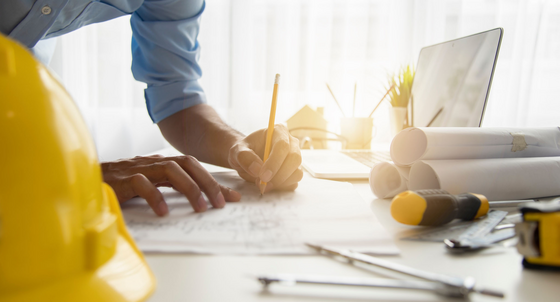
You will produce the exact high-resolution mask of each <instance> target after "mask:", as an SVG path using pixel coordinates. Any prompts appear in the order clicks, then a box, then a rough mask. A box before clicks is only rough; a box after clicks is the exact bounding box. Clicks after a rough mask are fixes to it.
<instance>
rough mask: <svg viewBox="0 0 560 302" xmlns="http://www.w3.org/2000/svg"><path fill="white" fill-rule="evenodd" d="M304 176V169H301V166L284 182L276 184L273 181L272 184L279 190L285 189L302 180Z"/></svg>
mask: <svg viewBox="0 0 560 302" xmlns="http://www.w3.org/2000/svg"><path fill="white" fill-rule="evenodd" d="M302 178H303V170H302V169H301V167H299V168H298V169H296V170H295V171H294V172H293V173H292V175H290V177H288V178H287V179H286V180H285V181H284V182H283V183H281V184H275V183H273V182H271V184H273V185H274V188H276V189H277V190H285V189H286V188H287V187H290V186H292V185H294V184H297V183H298V182H300V181H301V179H302Z"/></svg>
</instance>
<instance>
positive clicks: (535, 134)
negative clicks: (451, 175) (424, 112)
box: [391, 127, 560, 166]
mask: <svg viewBox="0 0 560 302" xmlns="http://www.w3.org/2000/svg"><path fill="white" fill-rule="evenodd" d="M547 156H560V129H559V128H558V127H539V128H475V127H432V128H408V129H405V130H403V131H401V132H399V134H397V135H396V136H395V138H394V139H393V141H392V143H391V158H392V159H393V161H394V162H395V164H396V165H399V166H410V165H412V164H414V163H415V162H417V161H419V160H431V159H438V160H441V159H478V158H516V157H547Z"/></svg>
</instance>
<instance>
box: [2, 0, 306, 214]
mask: <svg viewBox="0 0 560 302" xmlns="http://www.w3.org/2000/svg"><path fill="white" fill-rule="evenodd" d="M204 8H205V3H204V1H203V0H103V1H99V0H95V1H93V0H48V1H45V0H2V1H0V30H1V32H2V33H3V34H4V35H7V36H9V37H10V38H12V39H15V40H17V41H19V42H20V43H21V44H23V45H25V46H27V47H28V48H29V49H30V50H31V51H32V52H33V53H34V54H35V56H36V57H37V58H39V59H40V60H42V61H43V62H45V61H46V60H48V59H49V51H52V49H53V47H52V45H53V41H54V39H53V38H55V37H57V36H60V35H63V34H66V33H68V32H71V31H74V30H76V29H78V28H80V27H82V26H85V25H88V24H92V23H98V22H103V21H107V20H110V19H114V18H117V17H120V16H123V15H126V14H130V15H131V19H130V24H131V27H132V33H133V36H132V57H133V59H132V72H133V75H134V77H135V78H136V79H137V80H139V81H142V82H144V83H146V84H147V88H146V90H145V98H146V104H147V109H148V112H149V115H150V117H151V119H152V120H153V122H154V123H157V125H158V127H159V129H160V131H161V133H162V134H163V136H164V137H165V139H166V140H167V141H168V142H169V143H171V145H172V146H174V147H175V148H176V149H177V150H179V151H180V152H182V153H183V154H185V156H176V157H163V156H158V155H156V156H137V157H134V158H130V159H124V160H119V161H113V162H103V163H101V168H102V173H103V179H104V181H105V182H107V183H108V184H109V185H110V186H111V187H112V188H113V190H114V191H115V193H116V195H117V198H118V199H119V202H121V203H122V202H124V201H126V200H128V199H130V198H132V197H135V196H140V197H142V198H145V199H146V201H147V202H148V204H149V205H150V207H151V208H152V209H153V211H154V212H155V213H156V214H157V215H160V216H163V215H165V214H167V213H168V207H167V204H166V202H165V200H164V198H163V196H162V194H161V192H160V191H159V190H158V189H157V187H158V186H172V187H173V188H175V189H176V190H178V191H179V192H181V193H182V194H184V195H185V196H186V197H187V199H188V200H189V202H190V204H191V205H192V207H193V209H194V210H195V211H197V212H203V211H205V210H207V207H208V205H207V203H206V201H205V200H204V198H203V196H202V193H204V194H205V195H206V196H207V198H208V200H209V202H210V204H211V205H212V206H213V207H216V208H221V207H224V206H225V203H226V201H238V200H240V198H241V196H240V194H239V193H238V192H236V191H234V190H232V189H230V188H227V187H224V186H222V185H220V184H218V183H217V182H216V180H215V179H214V178H213V177H212V176H211V175H210V173H209V172H208V171H206V170H205V169H204V168H203V167H202V166H201V164H200V163H199V160H200V161H203V162H206V163H210V164H214V165H219V166H222V167H227V168H232V169H235V170H236V171H237V173H238V174H239V176H240V177H242V178H243V179H245V180H247V181H250V182H255V184H258V182H259V181H261V180H262V181H265V182H267V186H266V188H265V192H268V191H271V190H295V189H296V188H297V186H298V182H299V181H300V180H301V179H302V177H303V172H302V170H301V167H300V164H301V154H300V150H299V144H298V140H297V139H296V138H294V137H292V136H291V135H290V133H289V132H288V130H287V128H286V127H284V126H282V125H276V126H275V129H274V135H273V141H272V143H273V144H272V149H271V153H270V157H269V159H268V160H267V161H266V163H263V160H262V155H263V153H264V145H265V137H266V129H263V130H258V131H256V132H254V133H252V134H250V135H248V136H245V135H243V134H242V133H240V132H238V131H236V130H234V129H232V128H231V127H229V126H228V125H227V124H226V123H224V121H223V120H222V119H221V118H220V117H219V115H218V114H217V113H216V111H215V110H214V109H213V108H212V107H211V106H209V105H207V102H206V97H205V94H204V91H203V89H202V87H201V86H200V84H199V83H198V79H199V78H200V77H201V75H202V71H201V68H200V66H199V64H198V57H199V55H200V46H199V44H198V42H197V36H198V32H199V26H200V16H201V14H202V12H203V11H204Z"/></svg>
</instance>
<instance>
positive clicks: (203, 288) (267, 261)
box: [146, 181, 560, 302]
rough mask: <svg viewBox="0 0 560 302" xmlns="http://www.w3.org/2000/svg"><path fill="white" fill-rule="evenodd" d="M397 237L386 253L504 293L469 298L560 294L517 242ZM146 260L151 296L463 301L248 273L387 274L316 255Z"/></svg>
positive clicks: (385, 213)
mask: <svg viewBox="0 0 560 302" xmlns="http://www.w3.org/2000/svg"><path fill="white" fill-rule="evenodd" d="M352 183H353V184H354V186H355V187H356V189H357V190H358V191H359V192H360V194H361V195H362V197H363V198H364V202H367V203H369V204H370V205H371V210H372V211H373V213H374V214H375V215H376V216H377V218H378V219H379V220H380V222H381V224H382V225H383V226H384V227H385V228H386V229H387V231H388V232H389V233H390V234H391V235H393V236H394V237H395V238H398V236H399V233H401V232H403V231H406V230H407V229H408V228H409V227H408V226H405V225H401V224H399V223H397V222H395V221H394V220H393V219H392V218H391V216H390V213H389V201H388V200H379V199H376V198H375V197H374V195H373V194H372V193H371V191H370V189H369V185H368V183H367V181H354V182H352ZM395 243H396V245H397V246H398V247H399V249H400V250H401V254H400V255H399V256H386V257H383V258H384V259H388V260H392V261H395V262H397V263H402V264H406V265H409V266H412V267H415V268H418V269H423V270H429V271H433V272H438V273H445V274H452V275H456V276H461V277H467V276H472V277H474V278H475V279H476V281H477V282H478V284H480V285H482V286H484V287H488V288H492V289H498V290H502V291H503V292H505V294H506V297H505V299H499V298H494V297H489V296H482V295H479V294H471V296H470V300H471V301H560V273H558V272H543V271H534V270H527V269H523V267H522V265H521V260H522V257H521V256H520V255H519V254H518V253H517V250H516V249H515V248H514V247H510V248H496V249H489V250H485V251H483V252H479V253H472V254H466V255H452V254H449V253H447V252H446V251H445V249H444V247H443V244H442V243H434V242H416V241H405V240H398V239H395ZM146 259H147V261H148V263H149V264H150V267H151V268H152V270H153V272H154V274H155V276H156V278H157V281H158V285H157V289H156V291H155V293H154V294H153V296H152V297H151V298H150V299H149V300H148V301H240V302H241V301H243V302H249V301H448V300H449V301H458V300H457V299H450V298H447V299H446V298H442V297H440V296H438V295H436V294H433V293H430V292H420V291H411V290H395V289H373V288H355V287H341V286H325V285H296V286H293V287H288V286H283V285H278V284H272V285H271V287H270V288H269V289H268V290H266V291H264V290H263V288H262V286H261V285H260V284H259V283H258V282H257V281H256V280H255V279H254V278H252V277H251V275H257V274H264V273H266V274H269V273H270V274H272V273H297V274H319V275H339V276H353V277H385V276H384V275H381V274H372V273H371V272H370V271H367V270H366V269H362V268H356V267H354V266H351V265H348V264H346V263H342V262H337V261H334V260H333V259H330V258H328V257H325V256H319V255H317V256H316V255H313V256H211V255H189V254H149V255H146ZM378 272H381V271H378ZM393 276H395V275H394V274H393ZM399 276H400V275H399Z"/></svg>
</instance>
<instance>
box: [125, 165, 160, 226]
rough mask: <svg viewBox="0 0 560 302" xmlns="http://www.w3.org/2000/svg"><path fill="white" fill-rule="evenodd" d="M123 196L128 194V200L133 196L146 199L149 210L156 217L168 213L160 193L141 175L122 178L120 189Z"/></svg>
mask: <svg viewBox="0 0 560 302" xmlns="http://www.w3.org/2000/svg"><path fill="white" fill-rule="evenodd" d="M121 189H124V191H125V192H126V191H128V192H126V193H125V194H129V195H130V197H129V199H130V198H132V197H133V196H140V197H142V198H144V199H146V202H148V204H149V205H150V208H152V210H153V211H154V212H155V213H156V214H157V215H158V216H164V215H166V214H167V213H169V209H168V207H167V204H166V203H165V200H164V199H163V195H162V194H161V192H160V191H159V190H158V189H157V188H156V187H155V186H154V185H153V184H152V183H151V182H150V180H148V178H146V176H144V175H142V174H134V175H132V176H130V177H128V178H123V181H122V187H121Z"/></svg>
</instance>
